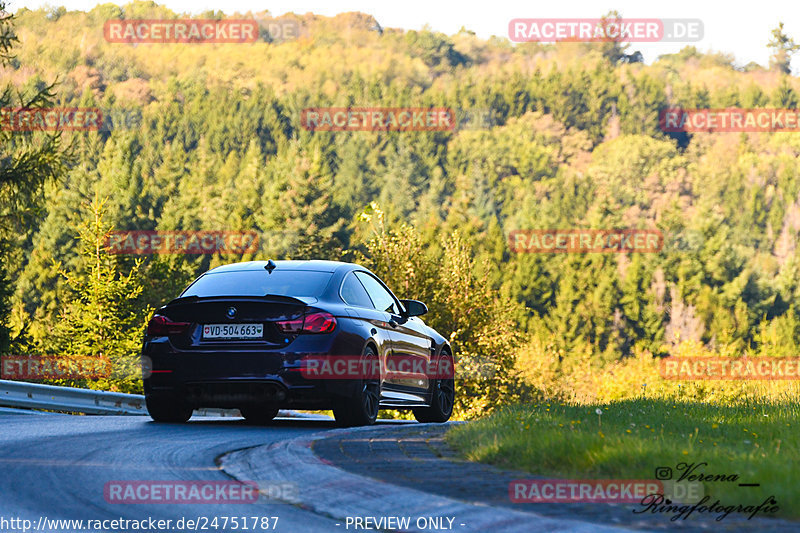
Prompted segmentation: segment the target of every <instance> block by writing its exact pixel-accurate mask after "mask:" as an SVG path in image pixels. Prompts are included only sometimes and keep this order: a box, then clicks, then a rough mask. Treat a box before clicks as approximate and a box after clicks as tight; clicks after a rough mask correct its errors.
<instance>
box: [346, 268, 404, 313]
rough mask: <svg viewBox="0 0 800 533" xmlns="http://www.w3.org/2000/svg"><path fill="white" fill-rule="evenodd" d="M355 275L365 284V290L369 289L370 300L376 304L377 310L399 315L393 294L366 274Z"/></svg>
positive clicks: (358, 273)
mask: <svg viewBox="0 0 800 533" xmlns="http://www.w3.org/2000/svg"><path fill="white" fill-rule="evenodd" d="M355 274H356V276H357V277H358V279H359V280H360V281H361V283H363V284H364V288H365V289H367V294H369V297H370V299H371V300H372V301H373V303H374V304H375V309H378V310H379V311H386V312H387V313H393V314H395V315H397V314H399V310H398V309H397V304H396V303H395V300H394V297H392V295H391V293H390V292H389V291H387V290H386V289H385V288H384V287H383V285H381V284H380V283H378V280H376V279H375V278H373V277H372V276H370V275H369V274H366V273H364V272H356V273H355Z"/></svg>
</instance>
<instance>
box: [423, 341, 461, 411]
mask: <svg viewBox="0 0 800 533" xmlns="http://www.w3.org/2000/svg"><path fill="white" fill-rule="evenodd" d="M437 367H438V368H439V369H448V371H447V375H445V376H439V377H437V379H435V380H433V381H432V383H431V406H430V407H417V408H415V409H413V411H414V418H416V419H417V421H418V422H425V423H427V422H436V423H442V422H447V421H448V420H450V416H451V415H452V414H453V405H454V404H455V400H456V384H455V379H454V377H453V375H452V374H453V371H452V370H450V369H454V367H453V356H451V355H450V354H449V353H447V352H444V353H443V354H442V355H441V357H440V358H439V364H438V366H437Z"/></svg>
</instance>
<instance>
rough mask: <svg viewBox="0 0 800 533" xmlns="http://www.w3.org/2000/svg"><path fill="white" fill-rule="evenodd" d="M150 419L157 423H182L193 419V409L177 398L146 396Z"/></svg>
mask: <svg viewBox="0 0 800 533" xmlns="http://www.w3.org/2000/svg"><path fill="white" fill-rule="evenodd" d="M144 401H145V404H146V405H147V412H148V413H150V418H152V419H153V420H154V421H155V422H171V423H182V422H187V421H188V420H189V419H190V418H191V417H192V410H193V409H192V408H191V407H190V406H188V405H186V403H185V402H184V401H183V400H181V399H180V398H178V397H177V396H172V395H165V396H150V395H148V396H145V400H144Z"/></svg>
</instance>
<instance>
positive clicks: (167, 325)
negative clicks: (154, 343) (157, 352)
mask: <svg viewBox="0 0 800 533" xmlns="http://www.w3.org/2000/svg"><path fill="white" fill-rule="evenodd" d="M190 325H191V324H190V323H189V322H173V321H172V320H170V319H169V318H167V317H165V316H163V315H153V318H151V319H150V322H148V323H147V334H148V335H152V336H154V337H163V336H165V335H178V334H179V333H183V332H185V331H186V330H187V329H189V326H190Z"/></svg>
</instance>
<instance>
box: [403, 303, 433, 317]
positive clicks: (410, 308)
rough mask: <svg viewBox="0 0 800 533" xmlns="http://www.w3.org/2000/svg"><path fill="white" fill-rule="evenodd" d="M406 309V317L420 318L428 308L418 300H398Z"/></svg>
mask: <svg viewBox="0 0 800 533" xmlns="http://www.w3.org/2000/svg"><path fill="white" fill-rule="evenodd" d="M400 303H402V304H403V307H405V308H406V316H420V315H424V314H425V313H427V312H428V306H427V305H425V304H424V303H422V302H420V301H419V300H400Z"/></svg>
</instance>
